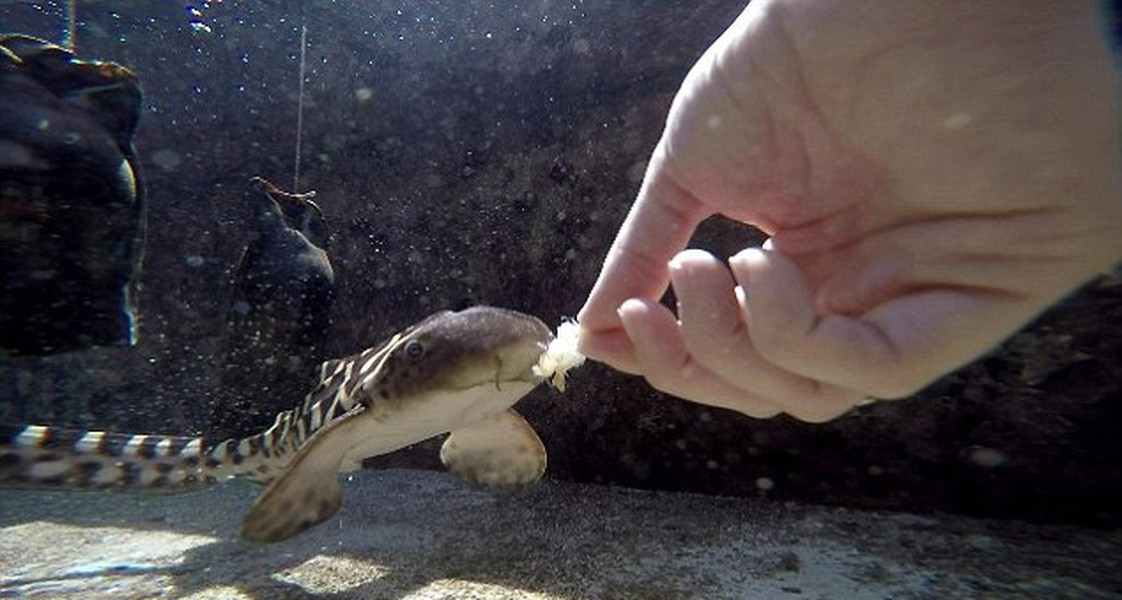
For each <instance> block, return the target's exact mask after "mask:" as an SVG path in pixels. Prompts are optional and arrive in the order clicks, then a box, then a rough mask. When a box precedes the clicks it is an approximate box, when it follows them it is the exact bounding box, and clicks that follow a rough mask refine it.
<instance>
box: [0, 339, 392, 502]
mask: <svg viewBox="0 0 1122 600" xmlns="http://www.w3.org/2000/svg"><path fill="white" fill-rule="evenodd" d="M407 334H408V331H405V332H402V333H399V334H397V335H395V336H394V337H392V338H390V339H389V340H387V341H386V342H384V343H383V344H381V345H379V346H375V347H372V348H368V349H366V350H364V351H363V352H361V353H359V354H356V355H354V356H350V357H347V358H342V359H337V360H329V361H327V362H325V363H323V364H322V365H320V373H319V380H320V382H319V384H318V385H317V386H316V388H315V389H314V390H312V392H311V393H309V394H308V395H307V396H305V397H304V400H303V402H301V404H300V405H299V406H297V407H295V408H293V409H291V410H287V411H284V412H282V413H280V414H278V415H277V417H276V420H275V421H274V422H273V425H272V426H271V427H269V428H268V429H267V430H265V431H263V432H261V433H258V434H256V435H252V436H250V437H246V438H243V439H229V440H225V441H223V442H220V443H218V444H215V445H210V444H208V443H207V441H206V440H205V439H203V438H201V437H180V436H162V435H149V434H128V433H115V432H109V431H87V430H78V429H68V428H62V427H50V426H44V425H2V424H0V488H20V489H96V490H120V491H127V492H143V493H178V492H185V491H190V490H197V489H202V488H205V487H208V486H210V485H213V484H215V483H219V482H221V481H225V480H228V479H231V478H234V477H241V478H245V479H249V480H251V481H256V482H258V483H262V484H267V483H269V482H270V481H272V479H273V478H274V477H275V476H276V475H277V473H279V472H281V471H283V470H284V468H285V467H287V466H288V463H289V461H291V460H292V456H293V455H294V454H295V453H296V451H297V450H298V449H299V448H300V446H301V445H302V444H303V443H304V442H305V440H307V439H308V438H309V437H310V436H311V435H313V434H314V433H315V432H316V431H317V430H319V429H320V428H322V427H323V426H324V425H326V424H327V423H330V422H331V421H333V420H334V419H336V418H337V417H339V415H342V414H344V413H346V412H347V411H349V410H351V409H352V408H354V406H355V403H356V400H355V396H354V393H355V389H356V387H357V386H358V385H359V384H360V383H361V380H362V378H363V376H368V375H369V374H370V373H371V372H372V371H373V370H374V369H375V368H376V367H377V365H378V364H379V361H380V360H384V358H385V355H386V353H387V352H388V350H389V349H391V348H393V347H395V344H396V343H397V342H398V341H400V339H401V338H402V337H404V336H405V335H407ZM356 375H357V377H356Z"/></svg>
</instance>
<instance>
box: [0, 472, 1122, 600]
mask: <svg viewBox="0 0 1122 600" xmlns="http://www.w3.org/2000/svg"><path fill="white" fill-rule="evenodd" d="M256 491H257V488H256V487H255V486H254V485H252V484H244V483H231V484H226V485H221V486H218V487H215V488H213V489H211V490H207V491H204V492H198V493H193V494H184V495H179V496H128V495H121V494H108V493H55V492H51V493H47V492H17V491H6V492H0V597H42V598H52V599H55V598H58V599H63V598H84V599H86V598H153V597H174V598H190V599H201V598H231V599H239V598H257V599H262V600H264V599H274V598H276V599H286V598H300V599H308V598H320V597H327V598H363V599H368V598H393V599H401V600H405V599H408V600H421V599H437V598H440V599H445V598H477V599H487V600H490V599H502V598H526V599H535V600H536V599H541V600H546V599H562V598H563V599H586V598H587V599H592V598H620V599H623V598H651V599H660V600H661V599H667V600H671V599H684V598H698V599H722V598H727V599H737V600H742V599H754V598H764V599H770V598H779V599H802V598H845V599H857V600H859V599H873V598H878V599H879V598H901V599H903V598H908V599H919V598H939V599H944V598H1080V599H1088V598H1115V599H1117V598H1120V597H1122V559H1120V558H1119V557H1122V532H1119V531H1113V532H1103V531H1091V530H1080V529H1071V528H1061V527H1039V526H1030V525H1025V524H1020V523H1010V522H997V521H981V520H974V519H963V518H959V517H926V516H924V517H920V516H914V515H908V514H890V513H876V512H859V511H853V510H845V509H837V508H821V507H810V506H803V505H793V504H778V503H773V502H764V501H759V500H746V499H735V498H715V497H708V496H697V495H690V494H673V493H662V492H645V491H635V490H627V489H619V488H609V487H600V486H590V485H576V484H562V483H552V482H546V483H543V484H542V485H539V486H537V487H535V488H533V489H532V490H529V491H525V492H521V493H518V494H514V495H507V496H495V495H492V494H488V493H485V492H479V491H474V490H471V489H466V488H465V487H464V486H462V485H461V484H460V483H459V482H458V481H457V480H455V479H454V478H453V477H451V476H450V475H447V474H445V473H435V472H426V471H405V470H397V471H367V472H364V473H361V474H358V475H356V476H355V477H353V478H352V479H351V480H350V481H349V482H347V483H346V484H345V485H344V494H345V497H344V502H343V509H342V510H341V511H340V513H339V514H338V515H337V516H336V517H335V518H332V519H331V520H329V521H328V522H326V523H324V524H323V525H321V526H319V527H317V528H315V529H312V530H311V531H308V532H306V533H304V534H302V535H300V536H297V537H295V538H293V539H291V540H288V541H285V542H281V543H279V544H273V545H267V546H262V545H254V544H248V543H244V542H241V541H239V540H238V539H237V537H236V535H237V530H238V526H239V524H240V520H241V517H242V515H243V514H244V512H245V510H246V508H247V507H248V506H249V504H250V502H251V501H252V499H253V497H254V495H255V494H256Z"/></svg>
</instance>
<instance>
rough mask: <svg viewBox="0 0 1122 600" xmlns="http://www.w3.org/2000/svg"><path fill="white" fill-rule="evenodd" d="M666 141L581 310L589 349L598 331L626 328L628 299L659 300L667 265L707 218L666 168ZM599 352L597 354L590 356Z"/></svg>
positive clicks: (583, 334) (583, 335) (653, 159)
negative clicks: (622, 313) (622, 310)
mask: <svg viewBox="0 0 1122 600" xmlns="http://www.w3.org/2000/svg"><path fill="white" fill-rule="evenodd" d="M661 149H662V143H660V144H659V148H657V149H656V150H655V154H654V156H652V157H651V163H650V165H648V167H647V173H646V176H645V177H644V179H643V185H642V187H641V188H640V189H639V196H638V198H637V199H636V200H635V204H633V205H632V206H631V212H630V213H628V215H627V219H626V220H624V222H623V225H622V226H621V227H620V230H619V233H618V234H617V235H616V239H615V241H614V242H613V243H612V247H611V249H609V250H608V255H607V257H606V258H605V259H604V266H603V268H602V269H601V271H600V276H599V278H598V279H597V280H596V284H595V285H594V286H593V287H592V292H591V293H589V295H588V300H587V301H586V302H585V304H584V308H582V309H581V311H580V314H579V317H578V318H579V321H580V324H581V342H582V345H585V346H586V349H593V350H594V348H595V344H594V343H593V341H594V339H595V337H596V336H597V335H599V334H605V333H611V332H612V331H613V330H622V324H621V323H620V320H619V316H618V315H617V314H616V309H618V308H619V306H620V304H623V301H624V300H628V299H630V298H642V299H646V300H652V301H657V300H658V299H659V298H660V297H661V296H662V294H663V293H664V292H665V291H666V287H667V285H668V284H669V282H670V271H669V269H668V267H667V263H668V262H669V261H670V259H671V258H673V257H674V255H676V254H677V253H678V252H679V251H681V250H683V249H684V248H685V247H686V244H687V243H689V240H690V236H692V235H693V232H694V229H696V228H697V225H698V224H699V223H700V222H701V221H702V220H704V219H705V218H706V217H708V216H709V215H710V214H712V213H711V212H709V211H707V210H706V209H705V207H704V205H703V203H702V202H701V201H700V200H699V199H698V198H697V197H695V196H693V195H692V194H690V193H689V192H688V191H687V190H686V189H685V188H684V187H683V186H681V185H680V184H678V183H677V182H676V181H675V180H674V178H673V176H672V175H671V174H670V172H669V171H668V169H666V168H665V165H666V160H665V152H663V151H661ZM590 356H595V352H593V353H592V354H590Z"/></svg>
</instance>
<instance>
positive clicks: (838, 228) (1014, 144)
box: [580, 0, 1122, 421]
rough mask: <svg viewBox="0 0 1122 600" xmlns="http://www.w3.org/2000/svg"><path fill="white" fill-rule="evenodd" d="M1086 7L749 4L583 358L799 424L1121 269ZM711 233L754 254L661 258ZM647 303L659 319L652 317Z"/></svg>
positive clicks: (1009, 2)
mask: <svg viewBox="0 0 1122 600" xmlns="http://www.w3.org/2000/svg"><path fill="white" fill-rule="evenodd" d="M1096 8H1097V7H1096V4H1095V3H1093V2H1065V3H1056V2H1048V1H1043V0H1041V1H1036V0H1032V1H1013V0H985V1H975V2H955V3H931V2H925V1H923V0H906V1H905V0H901V1H898V2H893V3H883V2H873V1H871V0H823V1H818V2H809V1H801V0H792V1H782V0H771V1H769V0H756V1H754V2H752V3H751V5H749V7H748V8H747V9H746V10H745V11H744V13H743V14H742V15H741V16H740V17H739V18H738V19H737V21H736V22H735V23H734V24H733V25H732V26H731V27H730V28H729V29H728V31H726V32H725V34H724V35H722V37H721V38H720V39H719V40H717V41H716V42H715V43H714V44H713V45H712V46H711V47H710V48H709V50H708V51H707V52H706V53H705V55H704V56H703V57H702V58H701V59H700V60H699V61H698V63H697V64H696V65H695V66H694V68H693V69H692V70H691V71H690V73H689V75H688V76H687V78H686V80H685V82H684V83H683V84H682V87H681V89H680V90H679V92H678V95H677V96H676V98H675V100H674V103H673V106H672V107H671V110H670V114H669V117H668V119H667V124H666V129H665V131H664V132H663V135H662V138H661V140H660V141H659V144H658V146H657V147H656V149H655V151H654V153H653V155H652V157H651V161H650V163H649V165H648V168H647V173H646V177H645V179H644V182H643V185H642V188H641V190H640V192H639V196H638V199H637V200H636V202H635V204H634V206H633V207H632V209H631V212H630V214H629V215H628V217H627V220H626V221H625V222H624V224H623V226H622V227H621V229H620V231H619V234H618V236H617V238H616V240H615V242H614V243H613V245H612V248H611V250H610V251H609V253H608V256H607V258H606V259H605V263H604V267H603V270H602V272H601V274H600V278H599V280H598V281H597V283H596V285H595V287H594V288H593V290H592V292H591V294H590V295H589V298H588V301H587V303H586V304H585V306H584V308H583V309H582V311H581V313H580V323H581V327H582V331H581V351H582V352H583V353H585V354H586V355H588V356H589V357H591V358H594V359H597V360H600V361H603V362H606V363H608V364H610V365H612V366H614V367H616V368H618V369H621V370H623V371H627V372H631V373H638V374H642V375H644V376H645V377H646V378H647V380H648V381H649V382H650V383H651V384H652V385H653V386H654V387H656V388H658V389H661V390H663V391H665V392H668V393H671V394H674V395H677V396H680V397H682V398H687V399H690V400H694V401H697V402H701V403H705V404H711V405H714V406H722V407H726V408H731V409H733V410H738V411H740V412H742V413H745V414H748V415H751V416H757V417H767V416H771V415H774V414H777V413H779V412H786V413H789V414H791V415H793V416H795V417H797V418H800V419H804V420H810V421H821V420H827V419H830V418H833V417H835V416H837V415H839V414H841V413H843V412H845V411H846V410H848V409H849V408H851V407H852V406H853V405H855V404H856V403H858V402H860V401H861V400H862V399H863V398H866V397H869V396H874V397H877V398H899V397H904V396H907V395H909V394H911V393H913V392H915V391H916V390H918V389H919V388H921V387H923V386H924V385H926V384H928V383H930V382H931V381H933V380H934V379H935V378H937V377H939V376H940V375H942V374H944V373H946V372H949V371H951V370H953V369H955V368H957V367H959V366H961V365H963V364H965V363H967V362H969V361H970V360H973V359H974V358H976V357H977V356H979V355H981V354H982V353H984V352H986V351H988V350H989V349H990V348H992V347H993V346H994V345H995V344H997V343H998V342H1000V341H1001V340H1002V339H1004V338H1005V337H1007V336H1008V335H1009V334H1011V333H1013V332H1014V331H1016V330H1017V329H1018V328H1019V327H1021V326H1022V325H1024V324H1025V323H1026V322H1027V321H1028V320H1029V319H1031V318H1032V317H1033V316H1034V315H1036V314H1038V313H1039V312H1040V311H1041V310H1043V309H1044V308H1046V307H1047V306H1048V305H1050V304H1051V303H1053V302H1055V301H1056V300H1058V299H1059V298H1061V297H1062V296H1064V295H1065V294H1067V293H1069V292H1070V291H1071V290H1073V289H1074V288H1075V287H1076V286H1078V285H1079V284H1081V283H1083V282H1085V281H1087V280H1088V279H1090V278H1092V277H1094V276H1095V275H1096V274H1098V273H1100V272H1102V271H1103V270H1106V269H1108V268H1110V266H1111V265H1112V264H1113V263H1115V261H1117V260H1118V259H1119V258H1120V257H1122V227H1120V225H1122V201H1120V198H1119V190H1120V189H1122V186H1120V177H1119V174H1120V172H1122V169H1120V164H1119V156H1118V149H1117V143H1118V138H1117V123H1118V120H1117V119H1118V96H1117V91H1116V90H1117V87H1116V86H1117V80H1116V78H1115V77H1116V76H1115V74H1114V73H1113V71H1112V68H1111V61H1110V56H1109V52H1108V50H1107V48H1106V47H1105V44H1104V42H1103V40H1102V36H1101V34H1100V26H1101V25H1100V23H1098V16H1097V13H1096ZM713 214H722V215H724V216H727V217H730V218H732V219H736V220H738V221H741V222H744V223H747V224H751V225H754V226H756V227H758V228H759V229H761V230H762V231H764V232H765V233H766V234H768V235H769V236H771V239H770V240H769V244H768V245H766V246H765V249H764V250H759V249H749V250H745V251H743V252H741V253H740V254H738V255H736V256H734V257H733V258H732V259H731V260H730V261H729V264H730V266H731V271H730V270H729V269H726V268H725V266H724V265H723V264H721V263H720V262H719V261H718V260H717V259H716V258H714V257H712V256H709V255H707V254H705V253H702V252H699V251H687V252H684V253H681V254H679V252H680V251H681V250H682V249H683V248H685V247H686V244H687V243H688V241H689V239H690V236H691V235H692V233H693V231H694V229H695V228H696V226H697V225H698V223H700V222H701V221H702V220H704V219H705V218H707V217H709V216H711V215H713ZM671 259H673V260H671ZM668 261H669V265H668ZM668 283H673V285H674V291H675V294H676V296H677V300H678V314H677V317H675V315H674V314H673V313H671V312H670V311H669V310H667V309H666V308H664V307H663V306H661V305H659V304H657V302H656V300H657V299H658V298H659V297H661V296H662V294H663V293H664V292H665V290H666V287H667V285H668Z"/></svg>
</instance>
